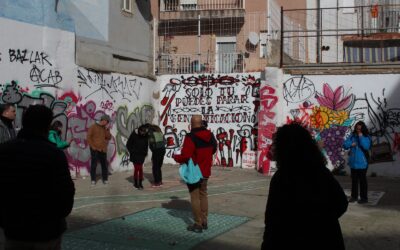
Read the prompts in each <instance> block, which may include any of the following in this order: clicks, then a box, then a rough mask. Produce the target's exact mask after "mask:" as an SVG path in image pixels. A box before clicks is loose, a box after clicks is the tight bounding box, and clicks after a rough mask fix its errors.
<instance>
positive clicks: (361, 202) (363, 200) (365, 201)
mask: <svg viewBox="0 0 400 250" xmlns="http://www.w3.org/2000/svg"><path fill="white" fill-rule="evenodd" d="M357 203H358V204H365V203H368V200H367V199H360V200H358V201H357Z"/></svg>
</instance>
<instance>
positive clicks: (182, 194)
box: [74, 180, 266, 209]
mask: <svg viewBox="0 0 400 250" xmlns="http://www.w3.org/2000/svg"><path fill="white" fill-rule="evenodd" d="M265 186H266V181H265V180H256V181H248V182H240V183H234V184H226V185H219V186H212V185H210V186H209V187H208V195H209V196H213V195H219V194H225V193H233V192H241V191H247V190H254V189H260V188H264V187H265ZM188 196H189V193H188V190H187V189H186V188H185V189H179V190H171V191H167V192H159V193H153V194H141V195H137V194H129V195H110V196H93V197H78V198H76V199H75V202H74V209H79V208H84V207H88V206H92V205H96V204H112V203H126V202H154V201H164V200H170V199H171V197H173V198H174V199H186V198H188Z"/></svg>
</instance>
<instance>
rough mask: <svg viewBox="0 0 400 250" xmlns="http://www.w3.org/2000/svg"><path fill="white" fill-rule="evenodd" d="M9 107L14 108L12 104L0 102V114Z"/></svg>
mask: <svg viewBox="0 0 400 250" xmlns="http://www.w3.org/2000/svg"><path fill="white" fill-rule="evenodd" d="M11 107H13V108H15V106H14V104H10V103H3V104H0V115H2V114H3V113H4V112H6V111H7V110H9V109H10V108H11Z"/></svg>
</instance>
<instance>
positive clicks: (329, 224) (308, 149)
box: [262, 123, 348, 250]
mask: <svg viewBox="0 0 400 250" xmlns="http://www.w3.org/2000/svg"><path fill="white" fill-rule="evenodd" d="M271 150H272V158H273V160H274V161H276V164H277V168H278V170H277V171H276V172H275V174H274V176H273V177H272V179H271V183H270V187H269V194H268V201H267V207H266V211H265V232H264V238H263V243H262V249H268V250H274V249H332V250H340V249H344V242H343V237H342V231H341V228H340V224H339V221H338V219H339V217H340V216H342V214H343V213H344V212H345V211H346V210H347V205H348V202H347V198H346V195H345V194H344V192H343V189H342V187H341V186H340V185H339V183H338V182H337V181H336V179H335V178H334V177H333V175H332V173H331V172H330V171H329V169H327V168H326V159H325V157H324V155H323V154H322V152H321V150H320V148H319V147H318V145H317V142H316V141H315V140H314V139H313V138H312V136H311V134H310V133H309V132H308V131H307V130H306V129H305V128H304V127H302V126H301V125H299V124H296V123H292V124H288V125H284V126H282V127H280V128H278V130H277V132H276V133H275V135H274V138H273V143H272V147H271Z"/></svg>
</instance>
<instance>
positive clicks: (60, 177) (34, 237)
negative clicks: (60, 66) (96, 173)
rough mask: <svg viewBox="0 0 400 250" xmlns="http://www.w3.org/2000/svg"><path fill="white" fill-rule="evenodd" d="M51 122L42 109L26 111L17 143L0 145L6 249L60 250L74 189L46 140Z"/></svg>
mask: <svg viewBox="0 0 400 250" xmlns="http://www.w3.org/2000/svg"><path fill="white" fill-rule="evenodd" d="M52 119H53V112H52V111H51V110H50V109H49V108H47V107H46V106H43V105H34V106H30V107H29V108H28V109H27V110H26V112H25V114H24V115H23V118H22V126H23V128H22V130H21V131H20V132H19V133H18V136H17V138H16V139H14V140H11V141H8V142H6V143H4V144H1V145H0V162H1V164H0V197H1V205H0V227H2V228H3V230H4V234H5V236H6V243H5V249H39V248H38V246H41V247H42V248H40V249H61V237H62V233H63V232H64V231H65V230H66V228H67V225H66V220H65V218H66V217H67V216H68V215H69V214H70V212H71V210H72V206H73V203H74V194H75V188H74V183H73V181H72V179H71V175H70V172H69V169H68V162H67V158H66V157H65V154H64V152H63V151H61V150H60V149H58V148H57V147H56V146H55V145H54V144H53V143H51V142H50V141H49V140H48V138H47V135H48V132H49V128H50V124H51V121H52Z"/></svg>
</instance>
